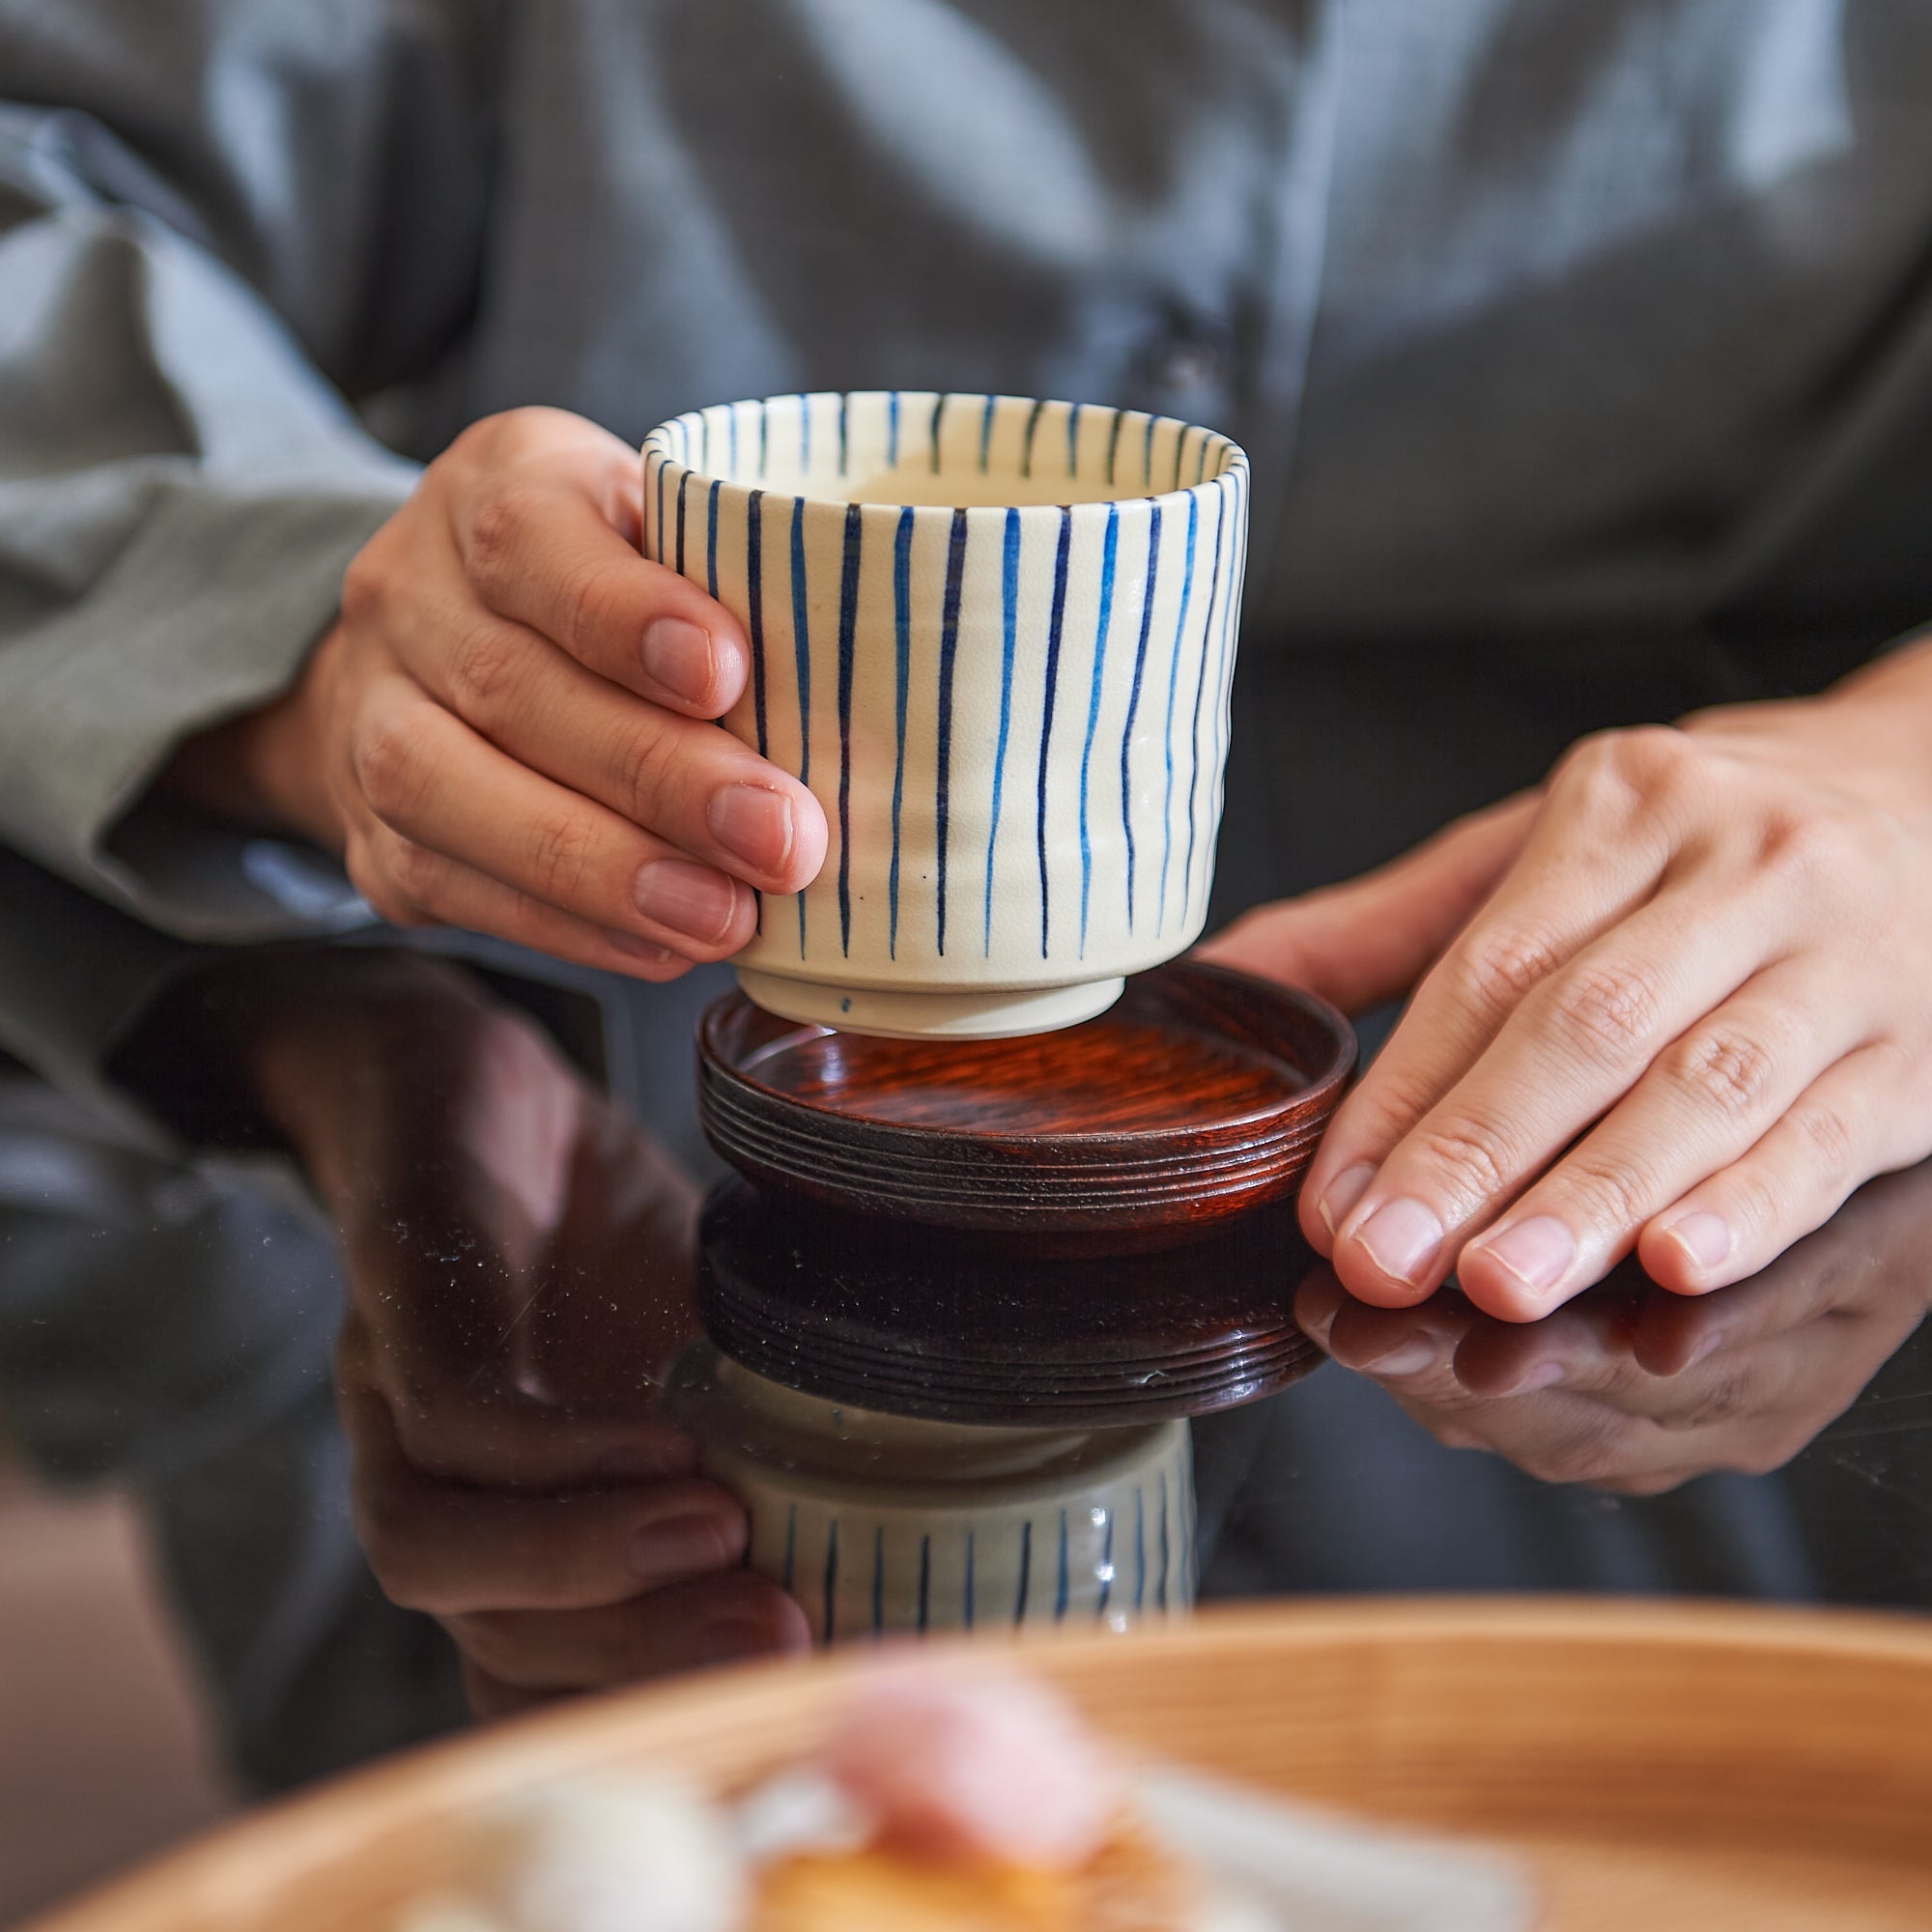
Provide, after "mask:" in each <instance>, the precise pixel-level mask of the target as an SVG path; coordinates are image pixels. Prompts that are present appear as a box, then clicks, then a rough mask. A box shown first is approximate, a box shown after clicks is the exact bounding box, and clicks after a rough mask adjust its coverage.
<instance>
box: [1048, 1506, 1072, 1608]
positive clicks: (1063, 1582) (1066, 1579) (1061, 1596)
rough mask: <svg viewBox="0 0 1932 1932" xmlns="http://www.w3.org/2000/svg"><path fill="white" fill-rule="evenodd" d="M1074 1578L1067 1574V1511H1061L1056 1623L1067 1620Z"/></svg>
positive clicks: (1054, 1601) (1054, 1595)
mask: <svg viewBox="0 0 1932 1932" xmlns="http://www.w3.org/2000/svg"><path fill="white" fill-rule="evenodd" d="M1072 1582H1073V1579H1072V1577H1070V1576H1068V1574H1067V1561H1066V1512H1065V1510H1062V1511H1061V1512H1060V1577H1059V1580H1058V1583H1057V1585H1056V1587H1055V1589H1054V1592H1053V1620H1054V1622H1055V1623H1057V1624H1059V1623H1065V1621H1066V1600H1067V1597H1068V1596H1069V1595H1070V1594H1071V1590H1072Z"/></svg>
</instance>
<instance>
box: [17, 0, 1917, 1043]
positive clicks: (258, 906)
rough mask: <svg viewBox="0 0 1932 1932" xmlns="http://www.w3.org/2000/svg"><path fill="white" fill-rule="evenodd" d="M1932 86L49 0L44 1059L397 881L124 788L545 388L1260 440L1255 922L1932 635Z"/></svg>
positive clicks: (1109, 24) (1911, 16) (1855, 13)
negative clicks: (1284, 897) (942, 396)
mask: <svg viewBox="0 0 1932 1932" xmlns="http://www.w3.org/2000/svg"><path fill="white" fill-rule="evenodd" d="M1928 100H1932V8H1928V7H1926V6H1925V5H1923V4H1922V0H496V3H495V4H487V0H327V4H322V0H315V4H296V3H295V0H0V102H4V103H5V104H4V105H0V840H4V841H5V842H6V843H8V844H10V845H11V846H12V847H14V851H15V853H16V854H18V855H24V858H25V859H26V860H27V861H30V862H31V864H29V865H14V866H10V867H8V868H7V870H6V871H5V872H4V873H0V891H4V892H5V895H6V904H5V906H0V1042H4V1041H5V1040H6V1039H8V1038H9V1037H12V1039H13V1040H14V1044H15V1047H16V1050H21V1051H24V1050H27V1049H29V1048H31V1050H32V1051H33V1052H34V1054H35V1055H36V1056H37V1058H38V1059H39V1060H40V1062H41V1064H42V1065H44V1066H49V1067H56V1066H57V1067H58V1069H59V1070H62V1071H64V1072H66V1073H67V1074H68V1075H69V1076H70V1077H78V1073H77V1069H80V1068H83V1067H84V1066H85V1065H87V1064H88V1063H89V1061H90V1058H91V1055H92V1054H93V1052H94V1051H95V1049H96V1046H97V1045H98V1042H99V1037H100V1034H101V1030H102V1027H103V1025H104V1024H106V1016H108V1015H111V1014H112V1013H113V1012H114V1011H116V1010H118V1009H119V1008H120V1007H121V1006H123V1005H125V1002H126V999H127V998H128V997H131V994H130V993H129V992H128V991H127V988H129V987H131V986H132V985H133V984H134V983H135V982H136V981H137V980H141V979H143V978H144V977H145V976H147V975H149V974H151V973H152V971H153V970H154V962H155V958H156V952H155V950H154V942H153V941H152V939H151V938H150V937H149V936H148V935H149V934H150V933H152V932H154V931H159V932H160V933H164V934H171V935H175V936H176V938H177V939H178V940H213V939H236V938H248V937H260V936H264V935H268V934H271V933H274V932H278V931H286V930H289V929H291V928H295V927H307V926H313V925H314V924H316V923H328V922H330V921H336V922H341V921H346V920H353V919H354V918H355V916H356V908H355V905H354V903H353V900H352V899H351V898H350V896H349V895H348V894H347V892H346V888H345V887H344V886H343V885H342V883H341V881H340V879H339V877H336V876H333V875H332V874H330V873H329V872H328V871H327V868H318V867H314V866H312V865H309V866H305V865H304V864H303V863H302V861H301V860H300V858H299V855H296V854H293V853H291V852H289V851H287V850H282V849H278V848H275V847H273V846H271V845H270V844H268V843H266V842H264V841H259V840H257V841H248V840H244V839H242V838H238V837H235V836H233V835H231V834H227V833H224V832H222V831H221V830H220V829H219V828H215V827H213V826H207V825H199V824H195V823H192V822H190V821H188V820H186V819H185V818H182V817H180V816H178V815H170V814H169V813H167V812H165V811H163V810H160V809H158V808H156V807H155V806H154V805H153V804H152V803H149V804H141V803H139V801H141V800H142V797H143V793H144V789H145V787H146V786H147V784H148V782H149V781H150V780H151V778H152V777H153V775H154V774H155V772H156V770H157V769H158V767H159V766H160V765H161V764H162V763H163V762H164V760H165V759H166V757H167V755H168V753H169V752H170V751H171V749H172V748H173V747H174V746H175V745H176V744H177V743H179V742H180V740H181V739H182V738H183V737H184V736H185V735H187V734H189V733H191V732H193V731H195V730H198V729H200V728H202V727H204V726H206V725H210V724H212V723H213V722H216V721H217V720H219V719H220V718H222V717H224V716H227V715H231V714H233V713H236V712H239V711H241V710H243V709H246V708H249V707H252V706H254V705H257V704H259V703H261V702H263V701H265V700H267V699H268V698H270V697H271V696H273V695H274V694H276V693H277V692H278V691H279V690H281V689H282V688H284V687H285V686H286V685H287V683H288V682H289V680H290V679H291V678H292V676H293V675H294V673H295V671H296V669H297V668H298V666H299V663H300V661H301V659H302V657H303V655H304V653H305V652H306V651H307V649H308V648H309V647H310V645H311V644H312V643H313V641H314V639H316V637H317V636H318V635H319V633H320V632H321V631H322V630H323V629H324V628H325V627H326V625H327V622H328V620H329V617H330V615H331V614H332V611H333V608H334V603H335V597H336V589H337V585H338V583H339V581H340V577H341V572H342V569H343V566H344V564H345V563H346V562H347V560H348V558H349V557H350V556H351V555H352V554H354V552H355V550H356V549H357V548H358V547H359V545H360V544H361V543H362V541H363V540H364V539H365V538H366V537H367V535H368V534H369V533H370V531H371V530H372V529H373V528H374V527H375V526H377V525H378V524H379V523H380V522H381V521H382V520H383V518H384V516H385V515H386V514H387V513H388V512H389V510H390V509H391V508H392V507H393V506H394V504H395V503H396V501H397V500H398V499H399V497H401V496H402V494H403V493H405V492H406V491H407V489H408V488H409V487H410V482H411V478H412V473H413V472H412V466H413V465H415V464H418V463H420V462H422V461H425V460H427V459H428V458H430V457H431V456H433V455H434V454H435V453H436V452H437V450H439V449H440V447H441V446H442V445H443V444H444V443H445V442H446V441H447V440H449V438H450V437H451V436H452V435H453V434H454V433H455V432H456V431H457V430H458V429H460V428H461V427H462V426H463V425H464V424H465V423H467V422H469V421H470V420H471V419H473V418H474V417H476V416H477V415H479V414H482V413H485V412H490V411H494V410H499V409H506V408H511V407H514V406H517V405H520V404H527V403H548V404H554V405H559V406H561V407H564V408H567V409H572V410H577V411H581V412H583V413H584V414H586V415H589V416H592V417H594V418H596V419H597V420H599V421H600V422H603V423H605V424H606V425H608V426H609V427H611V429H613V430H615V431H616V432H617V433H619V434H620V435H623V436H625V437H627V438H631V439H638V438H639V437H640V436H641V435H642V433H643V431H644V430H645V429H647V428H648V427H649V426H650V425H651V424H652V423H653V422H654V421H656V420H658V419H659V418H660V417H663V416H665V415H667V414H669V413H672V412H676V411H679V410H682V409H685V408H687V407H690V406H692V405H695V404H701V403H707V402H713V401H720V400H725V399H730V398H733V397H737V396H741V395H751V394H758V393H767V392H776V391H782V390H790V389H796V388H840V387H871V386H904V387H942V388H954V389H978V388H993V389H1001V390H1006V391H1009V392H1015V393H1022V394H1038V395H1053V396H1062V397H1070V398H1074V399H1078V400H1089V401H1096V402H1106V403H1120V404H1126V405H1130V406H1134V407H1139V408H1151V409H1158V410H1162V411H1166V412H1173V413H1176V414H1179V415H1183V416H1185V417H1188V418H1189V419H1191V420H1196V421H1204V422H1207V423H1209V424H1212V425H1214V426H1216V427H1218V428H1221V429H1224V430H1227V431H1229V432H1230V433H1232V434H1233V435H1234V436H1236V438H1237V439H1238V440H1240V441H1241V442H1243V443H1244V444H1245V445H1246V446H1247V448H1248V449H1249V451H1250V453H1251V455H1252V457H1253V459H1254V464H1255V474H1256V481H1257V497H1256V504H1255V526H1254V528H1255V554H1254V557H1253V560H1252V567H1251V571H1250V576H1249V598H1248V611H1247V613H1246V624H1245V630H1244V642H1243V667H1244V673H1243V680H1242V683H1243V689H1242V690H1241V691H1240V692H1239V693H1238V694H1237V707H1236V717H1237V721H1238V729H1237V733H1236V757H1237V769H1236V774H1235V775H1234V778H1233V780H1232V781H1231V795H1230V826H1229V832H1228V835H1227V840H1226V842H1225V843H1224V867H1223V870H1224V874H1225V876H1226V877H1227V879H1228V880H1229V882H1230V883H1229V885H1228V893H1227V901H1226V902H1233V900H1235V899H1238V898H1240V897H1245V896H1252V895H1255V894H1257V893H1259V892H1262V891H1279V890H1285V889H1287V888H1289V887H1291V886H1293V885H1297V884H1306V883H1309V882H1310V881H1311V880H1312V879H1313V878H1315V877H1318V876H1321V875H1325V874H1331V873H1333V872H1335V871H1338V870H1341V869H1345V868H1346V867H1348V866H1350V865H1352V864H1355V863H1358V862H1361V861H1365V860H1367V859H1370V858H1374V857H1377V856H1380V854H1381V853H1382V852H1383V851H1384V850H1386V849H1387V848H1388V847H1389V846H1390V845H1392V844H1393V843H1394V842H1396V841H1398V840H1399V839H1401V838H1406V837H1408V836H1412V834H1413V833H1415V832H1416V831H1419V830H1421V829H1423V828H1424V827H1425V826H1426V825H1427V823H1428V822H1430V821H1431V820H1432V819H1433V818H1435V817H1438V816H1439V815H1441V813H1442V812H1443V811H1445V810H1453V809H1455V808H1457V807H1458V806H1462V805H1468V804H1474V803H1478V802H1480V801H1481V799H1482V798H1483V797H1484V796H1486V795H1490V794H1492V793H1493V791H1494V790H1496V789H1499V788H1500V787H1501V786H1502V785H1503V784H1506V783H1511V782H1517V781H1520V780H1521V779H1522V778H1524V777H1527V776H1531V775H1533V773H1534V771H1535V770H1536V769H1537V768H1538V763H1539V762H1540V761H1541V760H1542V759H1543V758H1545V757H1547V756H1548V753H1549V752H1550V751H1552V750H1553V749H1555V746H1556V745H1557V744H1558V743H1560V741H1561V738H1562V736H1563V735H1565V734H1567V733H1568V732H1570V731H1572V730H1577V729H1582V728H1587V726H1588V725H1591V724H1595V723H1603V722H1612V720H1614V719H1615V718H1617V717H1620V716H1624V715H1659V716H1665V715H1669V712H1670V709H1671V708H1674V707H1681V706H1682V705H1683V704H1685V703H1690V702H1698V701H1710V700H1711V699H1713V698H1716V697H1722V696H1744V695H1751V694H1753V693H1760V692H1772V691H1777V690H1786V689H1795V688H1804V686H1806V685H1815V684H1816V683H1817V682H1818V681H1820V680H1821V678H1822V677H1823V676H1825V675H1828V674H1829V673H1830V672H1831V671H1832V670H1833V669H1835V668H1839V667H1841V666H1842V665H1845V664H1849V663H1851V662H1855V661H1856V660H1857V658H1858V657H1859V656H1861V655H1862V654H1864V653H1866V652H1868V651H1869V650H1870V649H1871V648H1873V647H1874V645H1875V644H1876V643H1877V642H1879V641H1880V640H1881V639H1883V638H1884V637H1885V636H1887V635H1888V634H1889V633H1890V632H1895V631H1896V630H1898V629H1900V628H1901V627H1903V626H1904V625H1906V624H1907V623H1909V622H1913V621H1916V620H1918V619H1921V618H1924V617H1927V616H1932V112H1928V111H1927V107H1926V103H1927V101H1928ZM37 868H38V869H37ZM43 872H52V873H56V874H62V875H65V876H66V877H67V878H68V879H69V880H71V881H73V882H76V883H77V884H78V885H79V886H81V887H82V888H84V889H85V891H86V892H87V893H88V894H90V895H94V897H95V898H96V899H98V900H105V901H109V902H111V903H114V904H116V905H118V906H119V907H120V908H122V909H124V910H125V911H126V912H128V913H130V914H131V915H133V920H132V921H130V922H128V923H115V922H96V923H94V926H93V927H91V928H90V934H89V937H88V939H87V942H86V944H87V945H88V947H89V948H90V949H91V954H90V956H91V959H92V962H93V963H92V964H91V966H90V969H89V972H88V974H87V975H84V976H83V977H84V978H85V979H86V981H87V986H88V989H89V990H88V993H87V998H86V999H85V1000H84V1001H79V1002H76V1001H75V1000H72V999H71V998H70V994H69V983H68V982H69V980H70V979H71V972H70V969H69V963H68V962H66V961H53V962H50V961H49V959H48V957H47V956H46V948H45V945H44V934H45V930H46V928H47V927H48V925H49V924H50V923H52V922H54V921H55V920H56V919H60V920H66V918H67V915H66V914H65V913H63V912H61V911H60V910H59V909H58V908H57V907H56V904H55V901H54V899H53V897H52V896H50V893H51V888H49V887H47V886H46V884H45V881H44V879H43V876H42V874H43ZM7 907H11V908H12V910H11V911H9V910H7ZM144 927H145V928H147V931H146V932H143V931H142V930H141V929H142V928H144ZM63 929H72V928H71V925H64V928H63ZM117 932H119V933H123V934H125V935H128V944H127V946H126V948H125V949H120V950H117V946H118V942H116V941H114V940H113V938H112V935H113V934H114V933H117ZM137 934H138V935H139V937H138V939H136V938H135V937H134V935H137ZM76 943H78V942H76ZM117 960H119V961H122V962H123V963H124V965H125V969H126V971H125V975H124V976H123V978H125V980H126V987H124V986H123V984H122V980H119V979H117V971H118V970H119V969H118V968H117V967H116V964H115V962H116V961H117ZM83 1009H84V1010H83ZM29 1012H31V1013H32V1015H33V1018H32V1022H31V1024H29V1023H28V1022H27V1021H26V1020H25V1019H24V1018H23V1017H22V1015H24V1014H27V1013H29ZM10 1014H11V1015H12V1019H11V1022H10V1018H9V1015H10ZM64 1016H65V1017H64Z"/></svg>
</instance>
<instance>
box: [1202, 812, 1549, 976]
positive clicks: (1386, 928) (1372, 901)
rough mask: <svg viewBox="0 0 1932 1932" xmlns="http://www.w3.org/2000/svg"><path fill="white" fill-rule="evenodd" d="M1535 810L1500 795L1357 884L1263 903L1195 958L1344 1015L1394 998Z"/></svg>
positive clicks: (1506, 855) (1461, 915) (1496, 873)
mask: <svg viewBox="0 0 1932 1932" xmlns="http://www.w3.org/2000/svg"><path fill="white" fill-rule="evenodd" d="M1536 808H1537V800H1536V798H1535V796H1534V795H1532V794H1527V793H1526V794H1524V795H1523V796H1521V797H1520V798H1513V799H1506V800H1505V801H1504V802H1503V803H1502V804H1501V805H1496V806H1492V807H1491V808H1490V809H1489V810H1487V811H1479V812H1476V813H1474V814H1473V815H1472V816H1470V817H1467V818H1464V819H1462V820H1460V821H1459V822H1458V823H1457V824H1455V825H1452V826H1450V827H1449V828H1448V829H1447V830H1446V831H1444V832H1442V833H1439V834H1438V835H1437V836H1436V837H1435V838H1432V839H1430V840H1429V841H1428V842H1427V843H1426V844H1424V845H1421V846H1418V847H1417V848H1416V850H1414V851H1413V852H1409V853H1406V854H1405V855H1404V856H1403V857H1402V858H1400V859H1397V860H1396V861H1394V862H1393V863H1392V864H1390V865H1387V866H1383V867H1380V868H1378V870H1376V871H1373V872H1370V873H1367V874H1366V875H1365V876H1363V877H1362V878H1359V879H1350V880H1349V881H1348V882H1347V883H1346V884H1344V885H1339V886H1330V887H1328V888H1326V889H1325V890H1324V891H1321V892H1316V893H1309V894H1307V895H1305V896H1303V897H1301V898H1296V899H1290V900H1288V901H1286V902H1285V903H1283V904H1280V905H1271V906H1263V907H1261V908H1260V909H1259V910H1257V911H1255V912H1251V913H1249V914H1247V915H1246V917H1245V918H1242V919H1238V920H1236V922H1235V923H1234V924H1232V925H1230V926H1229V927H1227V928H1226V929H1225V930H1224V931H1222V932H1220V933H1217V934H1216V935H1215V936H1214V937H1213V938H1212V939H1210V940H1208V943H1207V944H1206V945H1205V946H1203V947H1201V948H1200V956H1201V957H1202V958H1204V959H1210V960H1213V961H1214V962H1215V963H1216V964H1218V965H1222V966H1233V967H1236V968H1238V969H1239V970H1240V971H1242V972H1245V973H1255V974H1259V975H1260V976H1261V977H1262V978H1264V979H1267V980H1281V981H1283V982H1284V983H1285V984H1288V985H1293V986H1305V987H1307V988H1308V989H1309V990H1310V991H1311V992H1316V993H1319V994H1321V997H1322V998H1323V999H1327V1000H1332V1001H1333V1002H1334V1003H1335V1004H1336V1005H1337V1006H1338V1007H1340V1008H1341V1009H1343V1010H1344V1011H1345V1012H1350V1013H1360V1012H1365V1011H1367V1010H1368V1009H1370V1008H1372V1007H1377V1006H1380V1005H1381V1004H1383V1003H1384V1002H1385V1001H1388V1000H1393V999H1398V998H1400V997H1401V996H1402V995H1403V994H1404V993H1406V992H1407V991H1408V990H1409V988H1410V987H1411V986H1413V985H1414V984H1415V982H1416V980H1418V979H1420V978H1421V976H1422V974H1423V972H1424V970H1425V969H1426V968H1427V967H1428V965H1429V962H1430V961H1431V960H1432V959H1434V958H1435V956H1436V954H1437V953H1438V952H1441V950H1442V948H1443V947H1444V946H1445V945H1446V944H1447V943H1448V941H1449V939H1450V937H1451V935H1452V934H1453V933H1454V932H1455V930H1456V928H1457V927H1458V926H1459V925H1461V924H1462V923H1463V921H1464V920H1465V919H1467V918H1468V916H1469V914H1470V913H1471V911H1473V910H1474V908H1475V907H1476V906H1477V905H1479V904H1480V903H1481V902H1482V899H1483V897H1484V895H1486V894H1487V893H1488V892H1489V891H1490V890H1491V888H1492V887H1493V886H1494V884H1495V882H1496V880H1497V879H1498V878H1499V877H1500V876H1501V874H1502V871H1503V868H1504V867H1506V866H1507V865H1508V864H1509V862H1510V861H1511V860H1512V859H1513V858H1515V857H1516V855H1517V853H1518V851H1519V850H1520V847H1521V844H1522V839H1523V836H1524V834H1525V833H1526V832H1527V830H1528V828H1529V824H1530V821H1531V820H1532V819H1533V818H1534V817H1535V815H1536Z"/></svg>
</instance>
